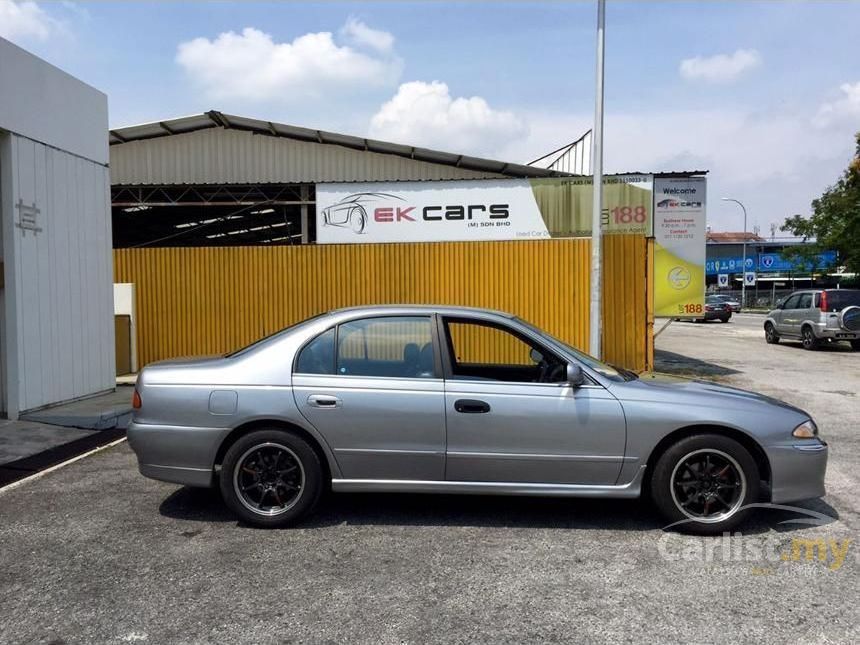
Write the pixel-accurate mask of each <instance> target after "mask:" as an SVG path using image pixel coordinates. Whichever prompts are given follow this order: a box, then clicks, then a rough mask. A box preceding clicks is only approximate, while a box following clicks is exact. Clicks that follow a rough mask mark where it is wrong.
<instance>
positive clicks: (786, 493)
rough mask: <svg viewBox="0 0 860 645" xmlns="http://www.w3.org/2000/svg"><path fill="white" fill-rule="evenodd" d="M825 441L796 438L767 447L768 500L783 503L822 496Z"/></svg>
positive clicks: (823, 490) (825, 465)
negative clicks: (769, 488)
mask: <svg viewBox="0 0 860 645" xmlns="http://www.w3.org/2000/svg"><path fill="white" fill-rule="evenodd" d="M828 453H829V449H828V447H827V444H826V443H825V442H823V441H820V440H808V441H803V440H800V441H795V442H793V443H790V444H785V445H779V446H773V447H770V448H768V449H767V454H768V457H769V459H770V467H771V476H772V477H771V479H772V481H771V500H770V501H771V502H773V503H774V504H785V503H788V502H799V501H800V500H804V499H812V498H814V497H823V496H824V494H825V492H826V491H825V489H824V475H825V473H826V472H827V456H828Z"/></svg>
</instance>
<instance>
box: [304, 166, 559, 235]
mask: <svg viewBox="0 0 860 645" xmlns="http://www.w3.org/2000/svg"><path fill="white" fill-rule="evenodd" d="M316 206H317V242H318V243H320V244H350V243H352V244H356V243H372V242H428V241H433V242H436V241H461V240H466V241H483V240H513V239H539V238H549V237H550V234H549V231H548V230H547V227H546V224H545V223H544V220H543V217H542V216H541V213H540V210H539V209H538V206H537V203H536V202H535V197H534V192H533V191H532V187H531V184H530V183H529V181H528V180H525V179H523V180H520V179H503V180H495V179H494V180H465V181H434V182H423V181H408V182H391V183H379V182H374V183H349V184H318V185H317V194H316Z"/></svg>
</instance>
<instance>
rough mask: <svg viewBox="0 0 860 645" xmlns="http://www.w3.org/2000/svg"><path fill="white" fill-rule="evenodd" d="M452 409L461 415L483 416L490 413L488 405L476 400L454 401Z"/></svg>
mask: <svg viewBox="0 0 860 645" xmlns="http://www.w3.org/2000/svg"><path fill="white" fill-rule="evenodd" d="M454 409H455V410H456V411H457V412H462V413H463V414H483V413H485V412H489V411H490V404H489V403H487V402H486V401H478V400H477V399H457V400H456V401H454Z"/></svg>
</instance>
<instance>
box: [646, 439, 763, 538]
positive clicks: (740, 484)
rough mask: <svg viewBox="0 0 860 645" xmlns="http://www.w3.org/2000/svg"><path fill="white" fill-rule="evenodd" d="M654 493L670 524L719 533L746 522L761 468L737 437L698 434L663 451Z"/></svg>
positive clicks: (693, 530)
mask: <svg viewBox="0 0 860 645" xmlns="http://www.w3.org/2000/svg"><path fill="white" fill-rule="evenodd" d="M651 496H652V498H653V500H654V503H655V504H656V506H657V508H658V509H659V510H660V513H661V514H662V515H663V517H664V518H665V519H666V520H667V521H668V522H669V527H671V528H673V529H675V530H678V531H684V532H688V533H698V534H702V535H716V534H720V533H722V532H724V531H729V530H731V529H732V528H733V527H735V526H737V525H738V524H739V523H740V522H742V521H743V520H744V519H745V518H746V516H747V515H748V513H749V509H748V508H746V507H747V506H748V505H749V504H752V503H754V502H756V501H757V500H758V496H759V472H758V467H757V466H756V463H755V460H754V459H753V458H752V456H751V455H750V454H749V452H748V451H747V449H746V448H744V447H743V446H742V445H741V444H740V443H738V442H737V441H735V440H734V439H730V438H729V437H724V436H722V435H717V434H698V435H693V436H690V437H686V438H684V439H681V440H680V441H678V442H676V443H674V444H673V445H671V446H669V448H668V449H667V450H666V451H665V452H663V454H662V455H660V457H659V459H658V460H657V463H656V465H655V467H654V474H653V476H652V478H651ZM669 527H667V528H669Z"/></svg>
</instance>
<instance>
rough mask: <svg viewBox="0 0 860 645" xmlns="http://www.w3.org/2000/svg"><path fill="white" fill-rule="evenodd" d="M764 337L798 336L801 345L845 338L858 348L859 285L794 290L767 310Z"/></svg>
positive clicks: (808, 346) (812, 346)
mask: <svg viewBox="0 0 860 645" xmlns="http://www.w3.org/2000/svg"><path fill="white" fill-rule="evenodd" d="M764 338H765V340H766V341H767V342H768V343H771V344H772V343H778V342H779V339H780V338H792V339H800V341H801V342H802V343H803V348H804V349H810V350H812V349H816V348H817V347H819V346H820V345H821V344H822V343H829V342H836V341H840V340H845V341H848V342H850V343H851V347H852V348H854V349H855V350H860V289H814V290H808V291H796V292H794V293H792V294H791V295H790V296H788V298H786V299H785V300H784V301H782V302H781V303H780V304H778V305H777V308H776V309H774V310H773V311H771V312H769V313H768V315H767V319H766V320H765V323H764Z"/></svg>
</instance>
